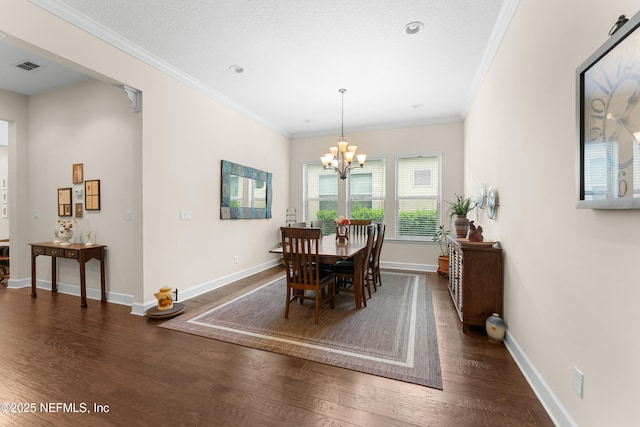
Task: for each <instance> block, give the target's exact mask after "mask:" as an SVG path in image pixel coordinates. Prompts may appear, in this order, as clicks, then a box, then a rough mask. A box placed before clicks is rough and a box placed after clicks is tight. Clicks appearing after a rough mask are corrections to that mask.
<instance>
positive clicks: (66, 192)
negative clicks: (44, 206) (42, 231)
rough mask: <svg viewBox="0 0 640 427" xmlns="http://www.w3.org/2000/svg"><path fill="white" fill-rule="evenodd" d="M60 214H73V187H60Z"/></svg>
mask: <svg viewBox="0 0 640 427" xmlns="http://www.w3.org/2000/svg"><path fill="white" fill-rule="evenodd" d="M58 216H71V188H58Z"/></svg>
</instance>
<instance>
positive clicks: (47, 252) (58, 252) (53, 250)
mask: <svg viewBox="0 0 640 427" xmlns="http://www.w3.org/2000/svg"><path fill="white" fill-rule="evenodd" d="M44 253H45V255H49V256H63V255H64V249H58V248H46V249H45V252H44Z"/></svg>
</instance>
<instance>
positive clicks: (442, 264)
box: [437, 255, 449, 276]
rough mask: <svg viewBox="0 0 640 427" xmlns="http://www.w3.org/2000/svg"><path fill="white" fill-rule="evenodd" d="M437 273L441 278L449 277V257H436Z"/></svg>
mask: <svg viewBox="0 0 640 427" xmlns="http://www.w3.org/2000/svg"><path fill="white" fill-rule="evenodd" d="M437 272H438V273H440V274H442V275H443V276H448V275H449V255H440V256H439V257H438V271H437Z"/></svg>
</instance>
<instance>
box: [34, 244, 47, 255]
mask: <svg viewBox="0 0 640 427" xmlns="http://www.w3.org/2000/svg"><path fill="white" fill-rule="evenodd" d="M32 249H33V254H34V255H42V254H44V248H42V247H40V246H34V247H33V248H32Z"/></svg>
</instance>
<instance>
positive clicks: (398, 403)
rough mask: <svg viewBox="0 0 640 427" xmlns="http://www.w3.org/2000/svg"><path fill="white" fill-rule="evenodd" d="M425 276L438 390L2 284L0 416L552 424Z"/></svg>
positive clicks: (501, 354)
mask: <svg viewBox="0 0 640 427" xmlns="http://www.w3.org/2000/svg"><path fill="white" fill-rule="evenodd" d="M281 273H282V270H281V269H280V268H279V267H276V268H273V269H271V270H268V271H266V272H263V273H260V274H258V275H256V276H254V277H252V278H250V279H244V280H241V281H239V282H236V283H234V284H232V285H229V286H227V287H225V288H223V289H224V291H223V292H227V291H228V292H232V291H235V290H237V289H238V288H241V287H243V286H247V285H248V284H250V283H252V282H255V281H256V280H267V279H269V278H271V277H273V276H274V275H275V274H281ZM427 283H428V284H427V286H428V287H429V288H430V289H431V290H432V292H433V297H434V298H433V300H434V311H435V316H436V323H437V334H438V344H439V349H440V358H441V364H442V376H443V388H444V390H443V391H440V390H434V389H430V388H425V387H422V386H418V385H414V384H407V383H403V382H400V381H394V380H389V379H385V378H380V377H376V376H373V375H368V374H362V373H358V372H353V371H349V370H346V369H341V368H336V367H331V366H326V365H322V364H318V363H314V362H309V361H305V360H301V359H297V358H294V357H288V356H282V355H279V354H274V353H268V352H264V351H260V350H255V349H251V348H245V347H241V346H238V345H233V344H228V343H224V342H220V341H216V340H212V339H207V338H202V337H197V336H193V335H189V334H186V333H181V332H176V331H171V330H167V329H164V328H159V327H158V325H159V324H160V322H161V321H158V320H150V319H146V318H143V317H138V316H134V315H131V314H129V312H130V308H129V307H124V306H119V305H115V304H103V305H101V304H100V302H99V301H94V300H89V307H88V308H86V309H82V308H80V299H79V297H74V296H69V295H63V294H51V293H50V292H47V291H44V290H39V291H38V298H37V299H32V298H31V296H30V289H28V288H24V289H18V290H15V289H7V288H6V286H0V366H1V367H2V374H1V377H0V378H1V379H0V403H2V411H0V425H2V426H5V425H7V426H8V425H12V426H14V425H17V426H23V425H24V426H26V425H29V426H34V425H47V426H69V425H92V426H101V425H115V426H169V425H171V426H178V425H185V426H200V425H207V426H326V425H340V426H343V425H357V426H401V425H417V426H456V427H459V426H551V425H553V423H552V422H551V420H550V419H549V417H548V416H547V414H546V413H545V411H544V409H543V408H542V406H541V404H540V403H539V402H538V400H537V399H536V397H535V395H534V394H533V392H532V391H531V389H530V388H529V385H528V384H527V382H526V380H525V379H524V377H523V376H522V374H521V373H520V371H519V370H518V368H517V366H516V364H515V362H514V361H513V360H512V359H511V356H510V355H509V353H508V351H507V350H506V348H505V347H504V345H502V344H499V345H495V344H491V343H489V341H488V340H487V337H486V335H485V334H484V332H483V331H481V330H478V331H471V332H470V333H467V334H463V333H462V328H461V326H460V323H459V320H458V318H457V315H456V313H455V310H454V308H453V305H452V302H451V300H450V297H449V294H448V291H447V287H446V280H445V279H443V278H442V277H440V276H438V275H436V274H435V273H428V280H427ZM218 291H221V290H218ZM382 292H384V288H383V290H382ZM374 298H375V295H374ZM210 300H211V296H210V294H207V295H203V296H201V297H198V298H195V299H193V300H190V301H186V302H184V303H185V305H186V307H187V310H190V309H193V308H195V307H198V306H200V305H202V304H206V303H207V302H208V301H210ZM283 309H284V304H283ZM373 327H375V325H373ZM3 402H8V403H10V405H7V404H4V403H3ZM31 404H35V407H34V406H32V405H31ZM94 404H95V405H100V406H97V407H94ZM85 409H86V411H85ZM100 409H101V411H100ZM8 410H14V411H21V413H17V412H8ZM74 410H75V411H76V412H73V411H74ZM96 410H98V412H96ZM25 411H31V412H27V413H25ZM88 412H90V413H88Z"/></svg>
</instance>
